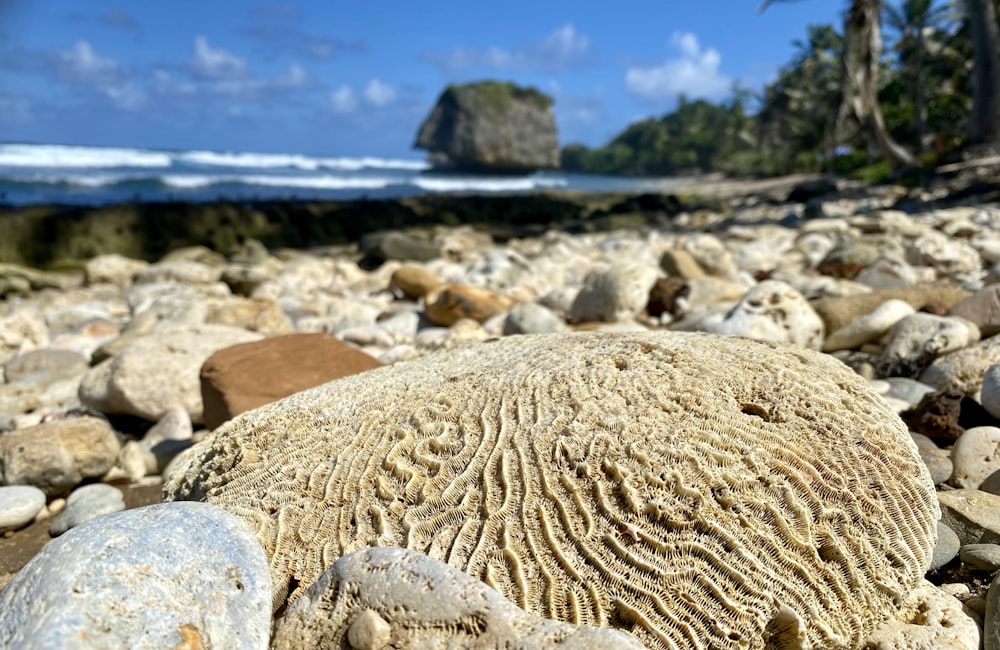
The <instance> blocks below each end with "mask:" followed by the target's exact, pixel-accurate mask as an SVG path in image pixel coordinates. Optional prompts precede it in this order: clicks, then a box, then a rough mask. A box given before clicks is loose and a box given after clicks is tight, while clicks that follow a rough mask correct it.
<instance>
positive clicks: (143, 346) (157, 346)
mask: <svg viewBox="0 0 1000 650" xmlns="http://www.w3.org/2000/svg"><path fill="white" fill-rule="evenodd" d="M261 338H263V337H262V336H261V335H260V334H257V333H255V332H248V331H247V330H244V329H239V328H235V327H227V326H225V325H194V326H188V325H178V326H172V327H165V328H162V329H158V330H156V331H155V332H154V333H153V334H151V335H149V336H145V337H143V338H140V339H138V340H136V341H135V342H134V343H132V344H131V345H129V346H128V347H127V348H125V349H124V350H122V351H121V352H119V353H118V354H116V355H115V356H113V357H111V358H110V359H106V360H104V361H102V362H101V363H99V364H98V365H96V366H94V367H93V368H91V369H90V372H88V373H87V375H86V376H84V378H83V381H82V382H81V384H80V400H81V401H82V402H83V403H84V404H86V405H87V406H89V407H91V408H94V409H97V410H98V411H102V412H104V413H125V414H129V415H137V416H139V417H141V418H145V419H147V420H152V421H156V420H159V419H160V417H161V416H162V415H163V414H164V413H166V412H167V411H168V410H169V409H171V408H173V407H176V406H179V407H182V408H184V409H186V410H187V412H188V414H189V415H190V416H191V421H192V422H195V423H200V422H202V418H203V405H202V399H201V382H200V381H199V378H198V377H199V371H200V370H201V366H202V364H203V363H205V360H206V359H208V357H209V356H211V354H212V353H213V352H215V351H216V350H221V349H222V348H225V347H228V346H230V345H235V344H237V343H247V342H249V341H257V340H259V339H261Z"/></svg>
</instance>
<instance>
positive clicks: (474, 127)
mask: <svg viewBox="0 0 1000 650" xmlns="http://www.w3.org/2000/svg"><path fill="white" fill-rule="evenodd" d="M414 146H415V147H416V148H418V149H426V150H427V151H429V152H430V159H431V162H433V163H434V164H435V165H437V166H440V167H447V168H454V169H457V170H462V171H476V172H492V173H523V172H530V171H535V170H538V169H555V168H557V167H558V166H559V141H558V137H557V135H556V123H555V118H554V117H553V115H552V98H551V97H548V96H547V95H544V94H542V93H541V92H539V91H538V90H536V89H534V88H524V87H521V86H517V85H515V84H512V83H507V82H499V81H482V82H477V83H471V84H465V85H461V86H455V85H452V86H448V88H446V89H445V91H444V92H443V93H441V96H440V97H439V98H438V101H437V104H436V105H435V106H434V109H433V110H432V111H431V114H430V115H429V116H428V117H427V119H426V120H424V123H423V124H422V125H421V127H420V131H419V132H418V133H417V140H416V142H415V143H414Z"/></svg>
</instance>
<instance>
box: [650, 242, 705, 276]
mask: <svg viewBox="0 0 1000 650" xmlns="http://www.w3.org/2000/svg"><path fill="white" fill-rule="evenodd" d="M660 268H661V269H663V271H664V273H666V274H667V275H668V276H670V277H675V278H681V279H684V280H690V279H691V278H700V277H703V276H704V275H705V270H704V269H703V268H701V265H700V264H698V260H696V259H695V258H694V256H693V255H691V253H689V252H688V251H686V250H684V249H682V248H670V249H667V250H665V251H663V255H662V256H661V257H660Z"/></svg>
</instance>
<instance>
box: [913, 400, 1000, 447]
mask: <svg viewBox="0 0 1000 650" xmlns="http://www.w3.org/2000/svg"><path fill="white" fill-rule="evenodd" d="M900 417H902V419H903V422H905V423H906V426H907V427H909V429H910V431H915V432H917V433H922V434H924V435H925V436H927V437H928V438H930V439H931V440H933V441H934V442H936V443H938V444H941V445H950V444H952V443H953V442H955V441H956V440H958V437H959V436H961V435H962V434H963V433H965V430H966V429H973V428H975V427H987V426H992V427H995V426H997V425H1000V421H997V419H996V418H994V417H993V416H992V415H990V414H989V413H988V412H987V411H986V409H984V408H983V406H982V405H981V404H980V403H979V402H977V401H976V400H974V399H972V398H971V397H968V396H967V395H965V393H963V392H962V391H960V390H957V389H954V388H949V389H945V390H938V391H935V392H933V393H928V394H927V395H924V397H923V399H921V400H920V403H919V404H917V405H916V406H915V407H913V408H912V409H909V410H908V411H903V412H902V413H900Z"/></svg>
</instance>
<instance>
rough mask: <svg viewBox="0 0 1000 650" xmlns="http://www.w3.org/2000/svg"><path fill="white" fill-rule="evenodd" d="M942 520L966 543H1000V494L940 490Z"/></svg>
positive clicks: (939, 499)
mask: <svg viewBox="0 0 1000 650" xmlns="http://www.w3.org/2000/svg"><path fill="white" fill-rule="evenodd" d="M938 502H939V503H940V505H941V521H942V522H944V523H945V524H946V525H947V526H948V527H949V528H951V529H952V530H953V531H955V534H957V535H958V539H959V540H961V542H962V545H963V546H964V545H965V544H997V543H1000V496H997V495H995V494H989V493H987V492H982V491H981V490H964V489H962V490H946V491H942V492H938Z"/></svg>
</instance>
